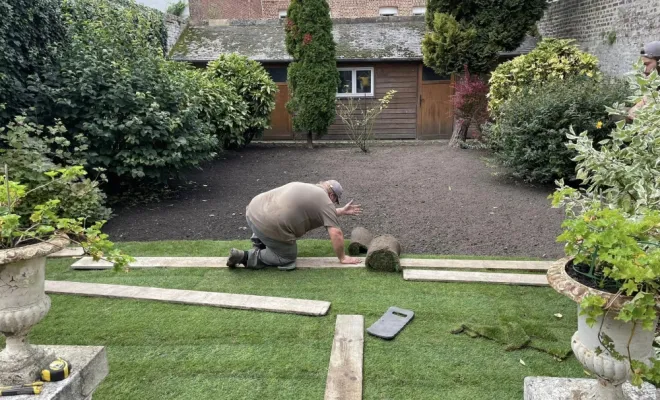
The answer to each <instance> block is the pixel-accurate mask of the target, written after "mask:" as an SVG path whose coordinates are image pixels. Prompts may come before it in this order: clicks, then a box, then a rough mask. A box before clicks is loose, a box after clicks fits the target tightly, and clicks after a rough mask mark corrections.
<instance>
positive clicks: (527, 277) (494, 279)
mask: <svg viewBox="0 0 660 400" xmlns="http://www.w3.org/2000/svg"><path fill="white" fill-rule="evenodd" d="M403 279H405V280H407V281H430V282H473V283H497V284H503V285H524V286H548V279H547V278H546V276H545V275H538V274H506V273H496V272H465V271H432V270H418V269H404V270H403Z"/></svg>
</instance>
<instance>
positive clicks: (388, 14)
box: [378, 6, 399, 17]
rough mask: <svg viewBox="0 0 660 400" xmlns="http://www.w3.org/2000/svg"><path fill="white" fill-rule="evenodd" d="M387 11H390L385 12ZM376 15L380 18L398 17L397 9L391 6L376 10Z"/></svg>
mask: <svg viewBox="0 0 660 400" xmlns="http://www.w3.org/2000/svg"><path fill="white" fill-rule="evenodd" d="M387 11H390V12H387ZM392 11H394V12H392ZM378 15H379V16H380V17H396V16H397V15H399V7H391V6H387V7H380V8H379V9H378Z"/></svg>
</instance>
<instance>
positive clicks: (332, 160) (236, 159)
mask: <svg viewBox="0 0 660 400" xmlns="http://www.w3.org/2000/svg"><path fill="white" fill-rule="evenodd" d="M487 156H488V153H485V152H481V151H476V150H459V149H450V148H448V147H446V146H442V145H428V146H393V147H374V148H373V150H372V152H371V153H370V154H367V155H364V154H362V153H360V152H358V151H357V150H355V149H353V148H317V149H314V150H308V149H302V148H294V147H274V148H273V147H271V148H263V147H261V148H257V147H252V148H248V149H246V150H243V151H241V152H226V153H224V154H223V155H222V157H221V158H220V159H219V160H217V161H215V162H213V163H209V164H207V165H205V166H204V168H203V170H201V171H194V172H191V173H189V174H188V175H187V179H188V180H190V181H192V184H190V185H189V187H188V188H187V189H185V190H182V191H181V192H179V193H178V194H177V196H176V197H175V198H173V199H169V200H164V201H161V202H159V203H153V204H148V205H143V206H136V207H126V208H121V209H116V210H115V212H116V213H117V214H118V215H117V216H116V217H115V218H113V219H112V220H111V221H110V222H109V223H108V224H107V226H106V232H107V233H109V234H111V235H112V236H111V237H112V238H113V239H114V240H117V241H151V240H197V239H214V240H228V239H247V238H249V237H250V234H251V233H250V231H249V228H248V229H246V227H247V224H246V223H245V216H244V214H245V206H246V205H247V204H248V203H249V202H250V200H251V199H252V197H254V196H255V195H257V194H259V193H260V192H263V191H267V190H269V189H271V188H274V187H277V186H279V185H283V184H285V183H288V182H292V181H301V182H310V183H316V182H318V181H320V180H324V179H337V180H338V181H339V182H340V183H341V184H342V186H343V187H344V192H345V193H344V198H343V199H342V204H345V203H346V202H347V201H348V200H350V199H355V202H356V203H359V204H361V205H362V207H363V208H364V213H363V214H362V215H361V216H359V217H342V218H341V223H342V229H343V231H344V234H345V235H346V236H348V235H349V234H350V232H351V230H352V229H353V228H354V227H356V226H359V225H361V226H364V227H366V228H367V229H369V230H370V231H371V232H372V233H374V234H375V235H381V234H391V235H394V236H395V237H397V238H398V239H399V240H400V241H401V245H402V247H403V252H404V253H432V254H453V255H482V256H520V257H543V258H557V257H560V256H561V255H562V254H563V252H562V244H560V243H557V242H556V240H555V238H556V237H557V235H558V234H559V233H560V231H561V228H560V225H561V221H562V217H563V214H562V212H561V211H560V210H556V209H552V208H551V207H550V202H549V200H548V199H547V196H548V195H549V194H550V193H551V192H552V190H553V188H552V187H551V186H544V187H538V186H537V187H535V186H532V185H529V184H525V183H522V182H518V181H515V180H512V179H510V178H508V177H506V176H504V175H502V174H501V173H500V172H501V171H498V170H497V169H494V168H492V167H490V166H488V164H487V163H486V162H485V161H484V158H485V157H487ZM306 237H307V238H327V233H326V232H325V230H324V229H317V230H316V231H314V232H311V233H309V234H308V235H307V236H306Z"/></svg>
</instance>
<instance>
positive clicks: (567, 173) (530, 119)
mask: <svg viewBox="0 0 660 400" xmlns="http://www.w3.org/2000/svg"><path fill="white" fill-rule="evenodd" d="M627 91H628V89H627V86H626V84H625V83H624V82H620V81H619V82H598V81H595V80H593V79H585V78H573V79H570V80H568V81H556V82H551V83H548V84H546V85H544V86H543V88H542V89H540V88H538V87H533V89H532V90H531V91H530V92H522V93H519V94H517V95H514V96H513V98H512V99H511V100H510V101H509V102H507V103H506V104H505V105H504V106H503V107H502V109H501V114H500V115H501V116H500V118H499V119H498V120H497V130H498V136H497V137H496V138H495V139H494V140H495V141H496V142H497V143H496V146H495V147H494V152H495V155H496V156H497V158H498V159H499V160H500V161H501V162H502V163H503V164H504V165H505V166H507V167H509V168H510V169H511V171H512V173H513V175H514V176H516V177H519V178H523V179H525V180H527V181H531V182H539V183H547V182H552V181H554V180H555V179H559V178H567V179H574V178H575V162H574V161H572V159H573V158H574V157H575V155H576V152H575V150H572V149H569V148H567V147H566V144H567V142H568V139H567V134H568V133H570V129H571V127H572V128H573V129H576V130H579V131H584V132H585V133H586V134H587V135H588V136H589V137H590V138H592V139H593V140H594V141H596V142H599V141H601V140H603V139H605V138H607V137H608V136H609V134H610V132H611V131H612V129H613V128H614V127H615V125H614V122H612V121H611V120H610V119H609V118H608V113H607V110H606V107H608V106H611V105H613V104H614V103H617V102H619V101H622V100H623V99H625V97H626V93H627ZM491 139H493V138H491Z"/></svg>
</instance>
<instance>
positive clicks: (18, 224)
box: [0, 165, 131, 385]
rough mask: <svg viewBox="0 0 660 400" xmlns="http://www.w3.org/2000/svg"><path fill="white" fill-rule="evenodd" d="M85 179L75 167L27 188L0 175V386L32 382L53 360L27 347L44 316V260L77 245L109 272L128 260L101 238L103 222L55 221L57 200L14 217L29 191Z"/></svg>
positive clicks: (46, 306) (57, 218)
mask: <svg viewBox="0 0 660 400" xmlns="http://www.w3.org/2000/svg"><path fill="white" fill-rule="evenodd" d="M85 174H86V172H85V170H84V169H83V168H82V167H80V166H77V167H69V168H61V169H58V170H56V171H50V172H48V173H47V175H48V176H49V177H50V178H51V179H50V181H49V182H47V183H45V184H43V185H41V186H38V187H35V188H33V189H30V190H29V189H28V188H27V186H26V185H23V184H21V183H20V182H14V181H11V180H10V179H9V178H8V176H9V174H8V171H7V166H6V165H5V168H4V175H3V176H0V333H2V334H3V335H4V336H5V337H6V339H7V340H6V346H5V349H4V350H3V351H2V352H0V383H1V384H4V385H16V384H24V383H29V382H32V381H33V380H34V379H35V377H36V376H38V372H39V371H41V369H43V368H44V367H45V366H46V365H47V364H48V363H49V362H51V361H52V360H53V359H54V355H52V354H46V353H45V352H44V351H43V350H41V349H39V348H37V347H33V346H31V345H30V344H29V343H28V341H27V335H28V333H29V331H30V329H31V328H32V327H33V326H34V325H36V324H37V323H38V322H39V321H40V320H41V319H43V318H44V316H46V314H47V313H48V310H49V309H50V299H49V298H48V296H47V295H46V294H45V291H44V282H45V265H46V256H47V255H49V254H51V253H53V252H56V251H58V250H60V249H62V248H64V247H66V246H67V245H68V244H69V243H70V242H75V243H78V244H79V245H80V246H81V247H82V248H83V249H84V251H85V252H86V253H87V254H89V255H91V256H92V257H93V258H94V259H95V260H98V259H101V258H104V259H107V260H109V261H111V262H113V263H114V265H115V268H121V267H123V266H126V265H127V264H128V262H129V261H130V260H131V259H130V257H128V256H127V255H124V254H122V253H121V252H120V251H119V250H116V249H113V244H112V243H111V242H110V241H109V240H108V236H107V235H106V234H103V233H101V227H102V226H103V224H104V221H102V222H97V223H94V224H92V225H90V226H86V222H85V219H84V218H76V219H74V218H61V217H60V216H59V215H58V210H59V208H58V204H59V202H60V200H58V199H50V200H48V201H47V202H45V203H43V204H39V205H36V206H34V207H33V210H32V213H31V215H30V216H29V218H25V217H22V216H21V215H19V214H18V213H17V211H16V210H17V208H18V207H19V206H20V205H21V201H22V200H23V199H25V198H26V196H28V195H29V194H30V193H31V192H33V191H37V190H42V189H45V188H46V187H48V186H50V185H53V184H56V183H61V182H70V181H74V180H77V179H79V178H81V177H82V176H84V175H85Z"/></svg>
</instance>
